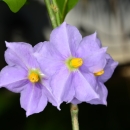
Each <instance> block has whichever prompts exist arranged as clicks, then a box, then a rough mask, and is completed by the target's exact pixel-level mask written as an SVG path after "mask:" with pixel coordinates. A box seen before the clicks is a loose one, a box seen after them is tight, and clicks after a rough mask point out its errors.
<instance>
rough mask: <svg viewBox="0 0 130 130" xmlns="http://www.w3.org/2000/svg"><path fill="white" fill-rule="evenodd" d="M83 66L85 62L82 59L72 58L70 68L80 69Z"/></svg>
mask: <svg viewBox="0 0 130 130" xmlns="http://www.w3.org/2000/svg"><path fill="white" fill-rule="evenodd" d="M82 64H83V60H82V59H81V58H72V59H71V60H70V66H71V67H73V68H79V67H80V66H82Z"/></svg>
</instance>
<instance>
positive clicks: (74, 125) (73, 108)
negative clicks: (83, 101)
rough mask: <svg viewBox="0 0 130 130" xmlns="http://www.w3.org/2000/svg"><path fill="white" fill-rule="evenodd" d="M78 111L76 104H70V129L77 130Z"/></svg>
mask: <svg viewBox="0 0 130 130" xmlns="http://www.w3.org/2000/svg"><path fill="white" fill-rule="evenodd" d="M78 111H79V110H78V105H74V104H71V108H70V113H71V120H72V130H79V123H78Z"/></svg>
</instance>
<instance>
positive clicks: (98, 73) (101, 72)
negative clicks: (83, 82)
mask: <svg viewBox="0 0 130 130" xmlns="http://www.w3.org/2000/svg"><path fill="white" fill-rule="evenodd" d="M102 74H104V70H101V71H99V72H96V73H94V75H95V76H100V75H102Z"/></svg>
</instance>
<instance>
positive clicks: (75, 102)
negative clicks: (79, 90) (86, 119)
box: [71, 98, 82, 105]
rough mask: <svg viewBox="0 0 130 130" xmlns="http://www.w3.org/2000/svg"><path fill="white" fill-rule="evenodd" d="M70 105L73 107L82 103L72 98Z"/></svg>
mask: <svg viewBox="0 0 130 130" xmlns="http://www.w3.org/2000/svg"><path fill="white" fill-rule="evenodd" d="M71 103H72V104H74V105H77V104H80V103H82V101H79V100H78V99H76V98H74V99H73V100H72V101H71Z"/></svg>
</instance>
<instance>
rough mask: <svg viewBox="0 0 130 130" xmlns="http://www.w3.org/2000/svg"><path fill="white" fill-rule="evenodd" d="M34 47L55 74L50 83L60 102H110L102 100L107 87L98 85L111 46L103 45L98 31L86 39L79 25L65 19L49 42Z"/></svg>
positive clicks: (43, 66) (50, 71) (54, 31)
mask: <svg viewBox="0 0 130 130" xmlns="http://www.w3.org/2000/svg"><path fill="white" fill-rule="evenodd" d="M34 49H35V56H36V57H37V60H38V62H39V63H40V65H41V66H42V68H44V70H45V71H46V73H47V74H48V75H50V76H52V78H51V81H50V85H51V88H52V91H53V94H54V95H55V97H56V98H57V100H58V102H59V104H60V103H61V102H63V101H65V102H71V103H74V104H78V103H80V102H89V103H91V104H93V100H95V99H96V100H99V101H100V102H98V103H101V104H106V102H102V100H106V96H107V91H106V88H105V87H100V86H99V85H97V83H98V82H97V77H96V76H95V74H96V73H99V72H100V71H102V70H104V68H105V66H106V50H107V48H105V47H101V43H100V41H99V39H98V38H97V37H96V33H94V34H92V35H90V36H87V37H84V38H82V36H81V35H80V33H79V31H78V29H77V28H76V27H74V26H71V25H68V24H66V23H65V22H64V23H63V24H61V26H59V27H57V28H56V29H54V30H53V31H52V33H51V35H50V41H49V42H43V43H39V44H37V45H36V46H35V47H34ZM101 75H102V74H101ZM97 90H98V91H97ZM102 94H103V95H102ZM104 95H105V96H104ZM91 101H92V102H91Z"/></svg>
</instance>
